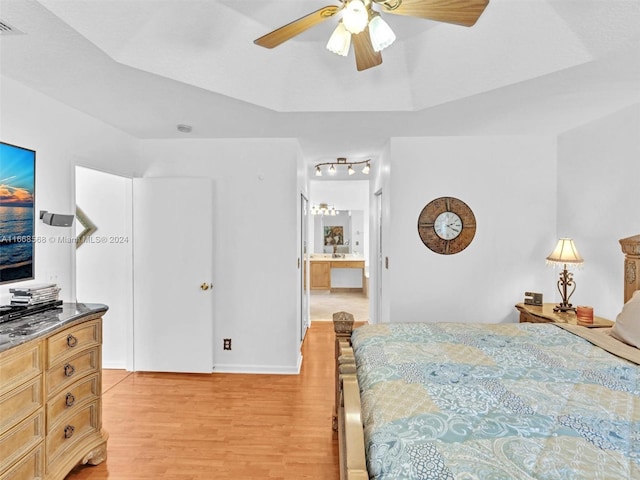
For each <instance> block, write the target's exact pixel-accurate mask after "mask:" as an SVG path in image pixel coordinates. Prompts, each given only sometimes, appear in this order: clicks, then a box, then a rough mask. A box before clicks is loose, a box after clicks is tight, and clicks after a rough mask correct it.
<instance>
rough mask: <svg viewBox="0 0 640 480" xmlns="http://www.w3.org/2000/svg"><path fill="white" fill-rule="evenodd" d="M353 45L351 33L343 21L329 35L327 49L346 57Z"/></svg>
mask: <svg viewBox="0 0 640 480" xmlns="http://www.w3.org/2000/svg"><path fill="white" fill-rule="evenodd" d="M350 46H351V34H350V33H349V32H348V31H347V29H346V28H344V24H343V23H342V21H340V22H339V23H338V26H337V27H336V29H335V30H334V31H333V33H332V34H331V37H329V42H327V50H329V51H330V52H333V53H337V54H338V55H342V56H343V57H346V56H347V54H348V53H349V47H350Z"/></svg>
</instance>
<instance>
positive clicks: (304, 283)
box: [299, 195, 309, 341]
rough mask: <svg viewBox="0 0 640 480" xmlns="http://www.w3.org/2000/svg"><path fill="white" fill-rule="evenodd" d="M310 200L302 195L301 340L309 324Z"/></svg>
mask: <svg viewBox="0 0 640 480" xmlns="http://www.w3.org/2000/svg"><path fill="white" fill-rule="evenodd" d="M308 211H309V201H308V200H307V199H306V197H305V196H304V195H300V257H301V265H300V270H299V271H300V341H302V340H304V336H305V334H306V333H307V327H308V326H309V275H308V270H309V269H308V265H309V264H308V262H309V254H308V249H309V248H308V245H309V241H308V236H309V214H308Z"/></svg>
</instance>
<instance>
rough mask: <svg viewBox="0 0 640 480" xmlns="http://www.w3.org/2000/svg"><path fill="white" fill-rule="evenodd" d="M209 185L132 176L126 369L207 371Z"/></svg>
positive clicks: (210, 317)
mask: <svg viewBox="0 0 640 480" xmlns="http://www.w3.org/2000/svg"><path fill="white" fill-rule="evenodd" d="M212 191H213V188H212V184H211V181H210V179H205V178H136V179H134V182H133V205H134V207H133V237H134V248H133V252H134V262H133V263H134V282H133V283H134V328H133V331H134V369H135V370H137V371H141V370H143V371H162V372H192V373H196V372H197V373H210V372H211V371H212V370H213V293H212V286H211V279H212V263H213V262H212V258H213V248H212V241H213V226H212V220H213V216H212V211H213V204H212V198H213V195H212Z"/></svg>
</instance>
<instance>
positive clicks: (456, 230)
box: [447, 225, 460, 232]
mask: <svg viewBox="0 0 640 480" xmlns="http://www.w3.org/2000/svg"><path fill="white" fill-rule="evenodd" d="M447 227H449V228H450V229H451V230H453V231H454V232H459V231H460V230H458V229H457V228H453V227H451V226H449V225H447Z"/></svg>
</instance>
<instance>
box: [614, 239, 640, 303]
mask: <svg viewBox="0 0 640 480" xmlns="http://www.w3.org/2000/svg"><path fill="white" fill-rule="evenodd" d="M619 241H620V246H621V247H622V253H624V302H625V303H627V301H628V300H629V299H630V298H631V295H633V292H635V291H636V290H640V235H634V236H633V237H628V238H623V239H621V240H619Z"/></svg>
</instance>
